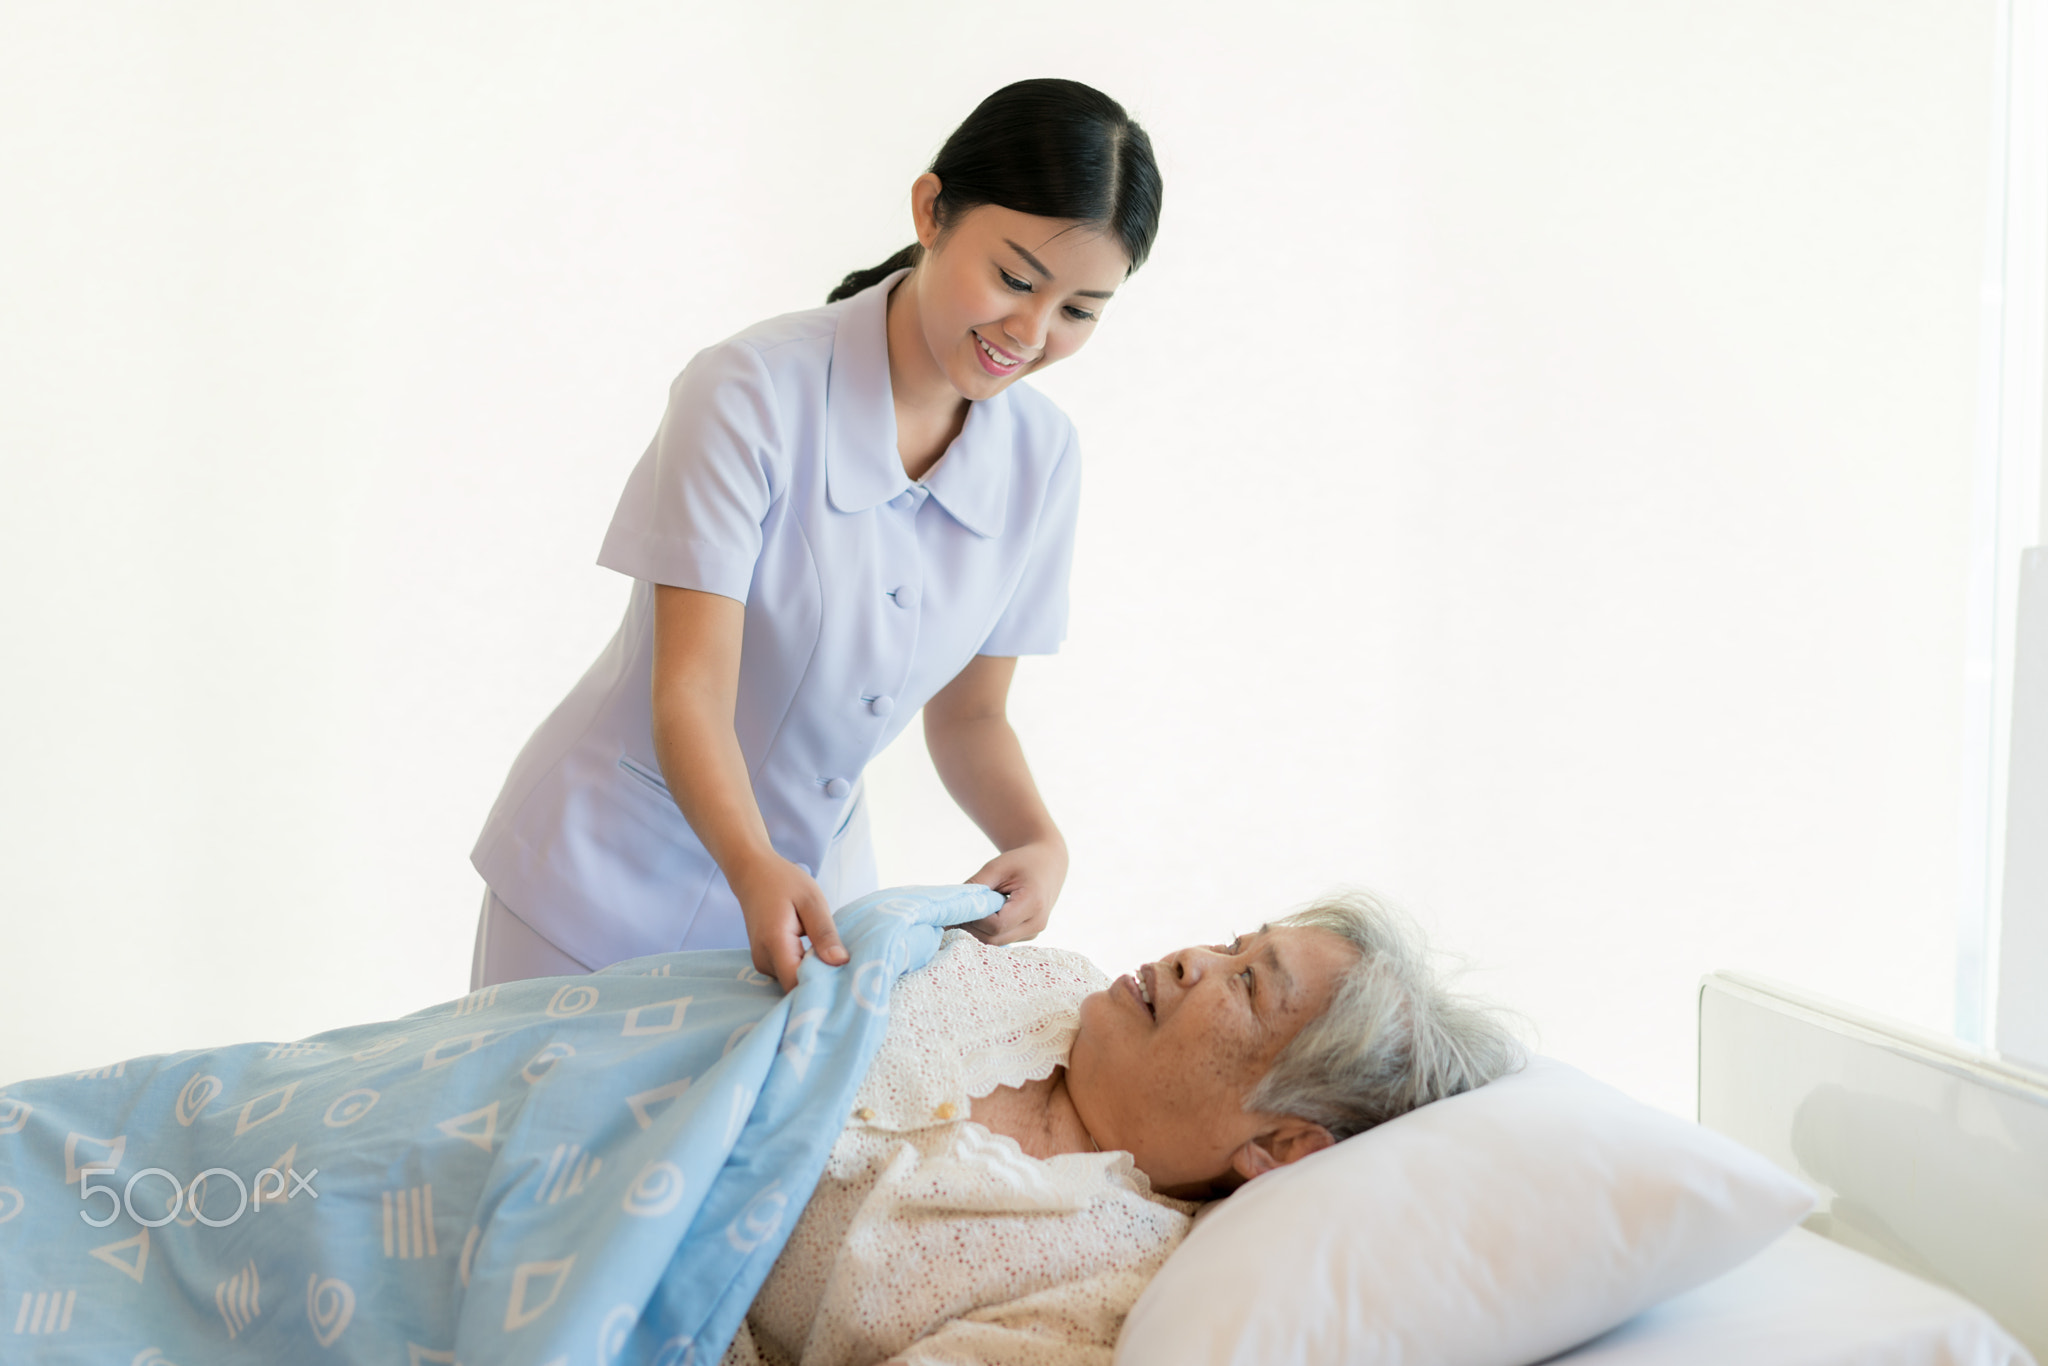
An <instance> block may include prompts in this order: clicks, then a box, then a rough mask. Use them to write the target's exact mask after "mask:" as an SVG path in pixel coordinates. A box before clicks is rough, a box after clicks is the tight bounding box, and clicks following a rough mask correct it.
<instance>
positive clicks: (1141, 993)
mask: <svg viewBox="0 0 2048 1366" xmlns="http://www.w3.org/2000/svg"><path fill="white" fill-rule="evenodd" d="M1116 984H1117V987H1118V988H1119V989H1120V990H1123V991H1127V992H1129V993H1130V995H1131V999H1132V1000H1134V1001H1136V1002H1137V1003H1138V1008H1139V1009H1141V1010H1143V1011H1144V1012H1145V1014H1146V1015H1148V1016H1150V1017H1151V1018H1152V1019H1155V1020H1156V1019H1158V1018H1159V1012H1158V1010H1157V1009H1155V1008H1154V1007H1153V1005H1152V984H1151V983H1150V982H1147V981H1146V980H1145V969H1143V968H1139V969H1138V971H1137V973H1136V974H1132V973H1125V974H1124V975H1123V976H1121V977H1119V978H1117V979H1116Z"/></svg>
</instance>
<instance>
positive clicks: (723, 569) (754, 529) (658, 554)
mask: <svg viewBox="0 0 2048 1366" xmlns="http://www.w3.org/2000/svg"><path fill="white" fill-rule="evenodd" d="M775 449H776V421H775V402H774V391H773V386H772V382H771V381H770V379H769V377H768V368H767V366H766V365H764V364H763V363H762V361H761V357H760V355H759V353H757V352H756V351H755V350H754V348H753V347H751V346H748V345H746V344H745V343H743V342H726V343H724V344H722V345H719V346H714V347H711V348H710V349H709V350H706V351H703V352H700V353H699V354H698V355H697V357H696V358H695V359H694V360H692V361H691V362H690V364H689V366H688V367H687V368H686V369H685V370H684V371H683V373H682V374H681V375H679V376H677V377H676V382H675V383H674V384H673V385H671V386H670V387H669V396H668V411H667V412H665V413H664V414H663V415H662V419H661V428H660V430H659V431H657V432H656V433H655V434H654V441H653V444H651V445H650V446H648V448H647V453H646V454H645V455H643V456H641V457H640V463H639V464H637V465H635V466H634V467H633V473H632V475H631V476H630V477H629V478H628V479H627V480H626V490H625V492H624V493H623V494H621V495H620V497H619V506H618V511H616V512H614V513H613V514H612V524H611V528H610V529H609V530H608V531H607V532H606V533H605V538H604V546H603V548H602V549H600V550H599V551H598V554H597V562H598V563H599V564H601V565H603V566H604V567H605V568H607V569H616V570H618V571H619V572H620V573H621V574H629V575H631V576H632V577H634V578H636V579H645V580H647V581H648V582H650V583H662V584H669V585H671V586H673V587H676V588H695V589H698V590H700V591H702V592H706V593H717V594H719V595H720V596H721V597H728V598H736V599H738V600H739V601H741V602H745V601H746V600H747V590H748V588H749V587H750V586H751V585H752V584H753V581H754V562H755V561H756V560H758V559H759V558H760V556H761V525H762V523H763V521H764V520H765V519H766V518H767V516H768V506H769V503H770V502H771V501H772V500H773V498H774V494H775V490H774V486H773V481H772V477H771V472H772V468H773V467H772V465H771V455H772V454H773V452H774V451H775Z"/></svg>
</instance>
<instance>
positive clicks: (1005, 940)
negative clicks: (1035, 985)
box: [960, 840, 1067, 944]
mask: <svg viewBox="0 0 2048 1366" xmlns="http://www.w3.org/2000/svg"><path fill="white" fill-rule="evenodd" d="M967 880H968V881H969V882H975V883H980V884H981V885H982V886H984V887H993V888H995V889H996V890H997V891H999V892H1001V893H1002V894H1003V895H1004V896H1006V897H1008V898H1009V901H1008V902H1006V903H1005V904H1004V906H1003V909H1001V910H1000V911H997V912H996V913H995V914H994V915H992V916H990V917H989V918H988V919H986V920H976V921H973V922H972V923H970V924H966V925H962V926H961V927H960V928H961V929H963V930H966V931H967V932H968V933H969V934H971V935H973V936H974V937H975V938H977V939H979V940H981V941H982V942H983V943H987V944H1014V943H1017V942H1018V941H1019V940H1023V939H1036V938H1037V937H1038V932H1039V931H1040V930H1042V929H1044V928H1045V922H1046V921H1048V920H1050V919H1052V906H1053V903H1054V902H1055V901H1058V900H1059V899H1060V888H1061V887H1062V886H1063V885H1065V883H1066V880H1067V847H1066V845H1065V844H1063V843H1060V842H1059V841H1057V840H1047V841H1044V842H1042V843H1038V844H1020V845H1018V846H1017V847H1016V848H1015V849H1010V850H1007V851H1005V852H1003V853H1000V854H997V855H996V856H995V857H994V858H992V859H990V860H989V861H988V862H987V863H984V864H983V865H981V871H980V872H978V873H976V874H975V875H974V876H973V877H971V878H969V879H967Z"/></svg>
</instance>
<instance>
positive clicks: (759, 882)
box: [726, 854, 847, 991]
mask: <svg viewBox="0 0 2048 1366" xmlns="http://www.w3.org/2000/svg"><path fill="white" fill-rule="evenodd" d="M726 881H727V882H728V883H730V884H731V886H732V891H733V895H734V896H735V897H737V898H739V903H740V914H741V915H742V916H744V917H745V918H746V922H747V944H748V946H749V947H750V948H751V949H752V950H753V952H754V970H755V971H756V972H763V973H767V974H769V975H770V976H772V977H774V979H775V980H776V981H777V982H778V983H780V984H781V986H782V989H783V990H784V991H789V990H792V989H793V988H795V986H796V968H797V964H799V963H801V962H802V961H803V957H804V946H803V937H804V936H808V937H809V938H810V941H811V948H812V950H813V951H814V952H816V953H817V955H818V957H819V959H820V960H821V961H823V962H826V963H830V964H831V965H832V966H834V967H838V966H839V965H840V964H842V963H844V962H846V960H847V952H846V946H845V945H843V944H841V943H840V942H839V929H838V927H837V926H835V925H834V924H833V923H832V907H831V905H830V903H828V902H827V901H826V900H825V890H824V888H822V887H820V886H819V885H818V884H817V882H816V881H815V880H814V879H813V878H812V877H811V875H810V874H809V873H806V872H805V871H804V870H803V869H801V868H799V867H797V866H796V865H795V864H794V863H791V862H790V861H789V860H788V859H786V858H783V857H781V856H780V855H777V854H769V855H766V856H764V857H762V858H760V859H758V860H755V861H754V862H752V863H749V864H747V865H745V866H743V867H741V868H739V869H736V870H735V872H734V874H729V875H728V876H727V878H726Z"/></svg>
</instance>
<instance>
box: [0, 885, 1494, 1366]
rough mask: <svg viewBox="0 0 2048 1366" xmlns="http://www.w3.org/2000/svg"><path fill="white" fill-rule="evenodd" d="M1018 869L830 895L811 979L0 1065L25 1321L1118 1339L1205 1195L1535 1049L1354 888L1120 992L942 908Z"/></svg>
mask: <svg viewBox="0 0 2048 1366" xmlns="http://www.w3.org/2000/svg"><path fill="white" fill-rule="evenodd" d="M995 895H996V894H995V893H993V892H991V891H989V890H988V889H986V888H981V887H951V888H946V887H938V888H906V889H897V890H896V891H894V892H890V893H878V894H877V895H876V896H875V897H873V898H864V899H863V900H862V901H860V902H856V903H853V904H851V905H849V906H846V907H843V908H841V910H840V911H839V912H838V913H837V918H838V920H839V923H840V927H841V929H842V931H843V932H844V934H845V935H846V942H847V944H848V946H849V948H850V950H851V960H850V961H849V963H848V964H846V965H845V966H843V967H838V968H833V967H828V966H826V965H824V964H823V963H822V962H819V963H812V964H809V965H807V967H806V971H805V973H804V974H803V978H804V980H803V981H801V982H800V983H799V985H798V988H797V990H796V991H795V992H794V993H792V994H791V995H788V996H784V995H783V994H782V993H781V992H780V991H779V990H777V989H776V987H775V985H774V984H773V983H772V981H770V980H769V979H766V978H763V977H761V976H759V975H758V974H756V973H754V972H751V971H750V970H748V968H747V967H746V966H745V964H746V959H747V955H746V953H745V951H744V950H724V951H713V952H704V953H673V954H663V955H657V956H655V957H652V958H644V959H637V960H634V961H633V962H631V963H626V964H620V965H618V966H616V967H613V968H610V969H607V970H605V971H603V972H599V973H595V974H591V975H589V976H575V977H563V978H553V979H539V980H534V981H521V982H514V983H508V984H506V985H503V986H494V987H487V988H484V989H483V990H481V991H478V992H474V993H471V994H470V995H468V996H465V997H463V998H461V999H460V1000H456V1001H449V1002H444V1003H441V1004H439V1005H434V1006H429V1007H427V1008H426V1009H424V1010H420V1011H416V1012H414V1013H413V1014H411V1015H408V1016H406V1017H405V1018H403V1019H400V1020H391V1021H383V1022H378V1023H373V1024H365V1025H357V1026H350V1027H348V1028H345V1029H338V1030H333V1031H330V1032H328V1033H326V1034H322V1035H318V1036H316V1037H314V1038H310V1039H301V1040H297V1041H295V1042H291V1043H284V1044H264V1043H243V1044H230V1045H225V1046H222V1047H219V1048H211V1049H202V1050H194V1051H190V1052H182V1053H170V1054H160V1055H157V1056H153V1057H146V1058H136V1059H130V1060H128V1061H126V1062H122V1063H117V1064H113V1065H111V1066H107V1067H101V1068H97V1069H92V1070H89V1071H86V1072H81V1073H77V1074H74V1075H71V1076H62V1077H47V1078H42V1079H40V1080H36V1081H30V1082H24V1083H20V1084H18V1085H13V1086H9V1087H7V1088H5V1089H0V1285H4V1286H6V1287H7V1288H8V1292H9V1296H10V1298H9V1299H8V1301H7V1311H11V1312H12V1313H13V1314H14V1316H15V1325H16V1330H17V1332H18V1333H22V1334H26V1335H29V1336H39V1337H40V1336H47V1337H52V1338H62V1339H63V1341H62V1342H61V1343H56V1342H53V1343H51V1344H45V1345H47V1346H51V1347H61V1348H62V1349H63V1354H64V1355H65V1356H66V1359H77V1360H81V1361H83V1360H88V1359H90V1360H94V1361H100V1360H105V1361H131V1360H133V1361H142V1360H158V1361H162V1360H170V1361H208V1362H219V1363H235V1362H247V1363H251V1364H252V1366H254V1364H255V1363H268V1362H275V1361H310V1360H315V1359H317V1360H320V1361H325V1362H334V1363H363V1366H369V1363H373V1362H386V1361H403V1360H413V1361H420V1362H425V1361H449V1360H462V1361H502V1362H508V1363H530V1364H533V1366H537V1364H538V1363H544V1362H553V1361H556V1360H560V1359H568V1360H578V1361H587V1360H590V1359H591V1358H590V1357H589V1355H588V1351H589V1345H590V1344H591V1343H593V1342H595V1343H596V1344H597V1346H598V1352H597V1358H596V1359H597V1360H598V1361H600V1362H602V1363H607V1364H609V1363H615V1362H619V1361H628V1360H631V1361H646V1362H651V1363H655V1364H656V1366H683V1363H685V1362H689V1361H695V1362H697V1363H698V1366H705V1363H706V1362H708V1361H709V1360H711V1356H710V1353H711V1352H712V1351H714V1350H722V1351H725V1353H726V1356H725V1360H726V1361H727V1362H730V1363H765V1364H766V1366H796V1364H797V1363H801V1364H802V1366H855V1363H858V1364H859V1366H873V1363H877V1362H885V1361H893V1362H932V1363H935V1362H948V1363H961V1362H989V1363H997V1362H1000V1363H1005V1366H1030V1364H1031V1363H1034V1362H1039V1363H1049V1362H1062V1363H1065V1362H1076V1363H1078V1362H1106V1361H1107V1360H1108V1358H1109V1356H1110V1352H1111V1348H1112V1345H1113V1344H1114V1342H1115V1340H1116V1335H1117V1332H1118V1330H1119V1328H1120V1326H1121V1324H1122V1321H1123V1318H1124V1316H1125V1314H1126V1313H1127V1312H1128V1310H1129V1309H1130V1306H1131V1304H1132V1303H1133V1301H1134V1300H1135V1299H1136V1298H1137V1296H1138V1293H1139V1291H1140V1290H1141V1289H1142V1288H1143V1287H1144V1285H1145V1282H1146V1280H1147V1278H1148V1277H1150V1276H1151V1274H1152V1273H1153V1272H1154V1271H1155V1270H1157V1268H1158V1267H1159V1264H1160V1263H1161V1262H1162V1261H1163V1260H1164V1259H1165V1257H1166V1256H1167V1254H1168V1253H1169V1252H1170V1251H1172V1249H1173V1248H1174V1246H1175V1245H1176V1244H1177V1243H1178V1242H1179V1241H1180V1239H1181V1237H1182V1236H1183V1235H1184V1234H1185V1233H1186V1232H1187V1228H1188V1224H1189V1220H1190V1218H1191V1216H1192V1214H1193V1212H1194V1203H1193V1202H1196V1201H1200V1200H1204V1199H1210V1198H1214V1197H1217V1196H1220V1195H1224V1194H1226V1193H1228V1192H1229V1191H1230V1190H1232V1189H1233V1188H1235V1187H1237V1186H1239V1185H1242V1184H1243V1183H1244V1182H1246V1181H1249V1180H1253V1179H1256V1178H1257V1177H1258V1175H1259V1174H1260V1173H1261V1172H1265V1171H1269V1170H1271V1169H1273V1168H1274V1167H1278V1166H1282V1165H1285V1164H1287V1163H1289V1162H1294V1161H1297V1160H1299V1159H1300V1158H1302V1157H1305V1156H1307V1155H1309V1154H1311V1153H1314V1152H1316V1151H1317V1150H1319V1149H1321V1148H1325V1147H1328V1146H1329V1145H1331V1144H1332V1143H1336V1142H1339V1141H1341V1140H1342V1139H1344V1138H1346V1137H1348V1136H1350V1135H1352V1134H1355V1133H1357V1132H1359V1131H1360V1130H1363V1129H1367V1128H1370V1127H1371V1126H1373V1125H1374V1124H1378V1123H1380V1122H1381V1121H1383V1120H1386V1119H1389V1118H1391V1117H1393V1116H1395V1115H1398V1114H1401V1113H1402V1112H1404V1111H1406V1110H1409V1109H1412V1108H1414V1107H1415V1106H1417V1105H1422V1104H1425V1103H1427V1102H1429V1101H1431V1100H1434V1099H1437V1098H1439V1097H1441V1096H1446V1095H1450V1094H1452V1093H1454V1092H1457V1091H1462V1090H1464V1089H1466V1088H1468V1087H1471V1086H1476V1085H1479V1084H1480V1083H1482V1082H1484V1081H1486V1080H1488V1079H1489V1078H1491V1077H1493V1076H1496V1075H1498V1074H1499V1073H1500V1072H1502V1071H1504V1070H1505V1069H1507V1068H1508V1067H1510V1066H1512V1065H1513V1062H1514V1059H1515V1048H1514V1046H1513V1044H1512V1042H1511V1041H1510V1040H1509V1038H1508V1036H1507V1035H1506V1034H1505V1033H1504V1032H1503V1031H1502V1029H1501V1028H1500V1027H1499V1025H1498V1024H1497V1023H1495V1022H1494V1020H1493V1018H1492V1017H1491V1016H1490V1015H1489V1014H1487V1013H1486V1012H1485V1011H1483V1010H1480V1009H1477V1008H1475V1007H1473V1006H1471V1005H1469V1004H1466V1003H1463V1002H1460V1001H1458V1000H1456V999H1455V998H1453V997H1451V996H1449V995H1447V994H1446V993H1445V992H1444V990H1443V989H1442V988H1441V986H1440V985H1439V984H1438V983H1437V982H1436V981H1435V980H1434V978H1433V977H1432V976H1431V974H1430V972H1429V970H1428V968H1427V966H1426V963H1425V960H1424V958H1423V956H1422V953H1421V950H1420V949H1419V947H1418V946H1417V945H1416V944H1415V943H1414V941H1413V940H1412V939H1411V938H1410V937H1408V936H1407V935H1406V934H1405V933H1404V932H1403V931H1402V930H1401V929H1400V927H1399V925H1398V923H1397V922H1396V921H1395V920H1394V919H1393V918H1392V917H1391V916H1390V915H1389V913H1388V912H1387V911H1386V910H1384V909H1383V908H1382V907H1380V906H1379V905H1378V904H1377V903H1375V902H1373V901H1371V900H1369V899H1366V898H1363V897H1348V898H1342V899H1338V900H1333V901H1327V902H1324V903H1322V904H1320V905H1318V906H1315V907H1312V908H1311V909H1309V910H1307V911H1304V912H1302V913H1301V914H1299V915H1294V916H1290V917H1287V918H1286V919H1284V920H1282V921H1280V922H1278V923H1276V924H1272V925H1267V926H1265V927H1263V928H1261V929H1259V930H1258V931H1257V932H1256V933H1252V934H1248V935H1245V936H1244V937H1242V938H1239V939H1235V940H1232V941H1231V942H1230V943H1227V944H1220V945H1213V946H1209V947H1202V948H1190V949H1183V950H1181V951H1179V952H1177V953H1173V954H1169V955H1167V956H1166V957H1164V958H1162V959H1160V960H1158V961H1157V962H1154V963H1148V964H1146V965H1145V966H1143V967H1141V968H1140V969H1138V971H1137V972H1136V973H1135V974H1134V975H1132V976H1127V977H1122V978H1119V979H1118V980H1117V981H1116V982H1114V983H1111V982H1108V981H1107V980H1106V979H1105V978H1104V977H1103V975H1102V974H1101V973H1100V972H1098V971H1097V970H1096V969H1095V968H1094V967H1093V966H1092V965H1091V964H1089V963H1088V962H1087V960H1085V959H1083V958H1080V957H1078V956H1077V955H1074V954H1071V953H1064V952H1060V951H1058V950H1054V949H1043V948H1035V947H1028V946H1026V947H1008V948H999V947H995V946H992V945H989V944H987V943H984V942H983V941H981V940H979V939H977V938H976V937H974V936H973V935H972V934H969V933H966V932H963V931H960V930H952V931H942V929H941V927H942V926H944V925H947V924H960V923H967V922H970V921H973V920H977V919H980V918H983V917H985V916H986V915H987V913H988V903H989V901H990V899H991V898H993V897H994V896H995ZM913 963H915V964H918V965H919V966H917V967H916V968H914V969H910V970H906V969H908V968H909V965H910V964H913ZM763 1026H766V1027H765V1028H764V1027H763ZM814 1183H815V1184H814ZM728 1343H729V1344H730V1346H728ZM714 1344H715V1346H714ZM10 1359H11V1358H10Z"/></svg>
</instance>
